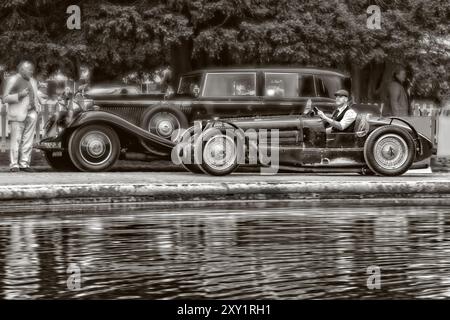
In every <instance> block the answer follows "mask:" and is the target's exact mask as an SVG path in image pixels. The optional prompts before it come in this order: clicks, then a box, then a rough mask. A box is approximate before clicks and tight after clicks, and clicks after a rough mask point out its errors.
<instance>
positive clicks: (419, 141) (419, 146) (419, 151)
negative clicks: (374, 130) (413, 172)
mask: <svg viewBox="0 0 450 320" xmlns="http://www.w3.org/2000/svg"><path fill="white" fill-rule="evenodd" d="M389 119H391V121H390V122H389V124H391V125H392V121H393V120H397V121H400V122H403V123H404V124H406V125H407V126H408V127H409V128H410V129H411V131H412V132H413V134H414V136H415V138H414V140H415V141H416V145H417V150H416V151H417V155H419V156H421V155H423V149H424V148H423V144H422V139H421V136H422V135H419V133H418V132H417V130H416V129H415V128H414V127H413V125H412V124H411V123H409V122H408V121H406V120H404V119H402V118H398V117H389ZM422 137H423V136H422Z"/></svg>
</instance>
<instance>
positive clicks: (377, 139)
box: [364, 126, 415, 176]
mask: <svg viewBox="0 0 450 320" xmlns="http://www.w3.org/2000/svg"><path fill="white" fill-rule="evenodd" d="M364 158H365V160H366V163H367V165H368V166H369V168H370V170H371V171H373V172H374V173H376V174H379V175H383V176H397V175H401V174H403V173H405V172H406V171H407V170H408V169H409V168H410V167H411V165H412V163H413V162H414V158H415V143H414V140H413V138H412V137H411V135H410V134H409V132H408V131H406V130H405V129H403V128H399V127H394V126H384V127H381V128H378V129H376V130H374V131H373V132H372V133H371V134H370V135H369V137H368V138H367V140H366V143H365V145H364Z"/></svg>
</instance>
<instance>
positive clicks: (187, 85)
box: [178, 74, 202, 96]
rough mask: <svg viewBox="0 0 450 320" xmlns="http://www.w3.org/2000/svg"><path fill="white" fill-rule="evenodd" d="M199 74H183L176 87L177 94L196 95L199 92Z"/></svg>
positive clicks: (200, 77)
mask: <svg viewBox="0 0 450 320" xmlns="http://www.w3.org/2000/svg"><path fill="white" fill-rule="evenodd" d="M201 79H202V76H201V74H195V75H189V76H183V77H181V80H180V85H179V87H178V94H188V95H193V96H197V95H198V93H199V92H200V81H201Z"/></svg>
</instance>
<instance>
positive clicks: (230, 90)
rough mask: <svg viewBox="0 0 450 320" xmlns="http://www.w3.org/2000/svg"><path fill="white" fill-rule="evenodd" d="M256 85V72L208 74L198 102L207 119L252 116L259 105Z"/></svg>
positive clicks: (259, 99)
mask: <svg viewBox="0 0 450 320" xmlns="http://www.w3.org/2000/svg"><path fill="white" fill-rule="evenodd" d="M257 83H258V81H257V72H251V71H242V72H208V73H207V74H206V77H205V81H204V85H203V89H202V94H201V96H200V99H199V102H200V103H201V104H202V106H203V107H204V110H205V113H206V115H207V117H209V118H212V117H225V118H237V117H247V116H254V115H255V113H256V112H257V110H258V109H259V106H260V105H261V98H260V97H259V96H258V94H257V91H258V90H257V89H258V86H257Z"/></svg>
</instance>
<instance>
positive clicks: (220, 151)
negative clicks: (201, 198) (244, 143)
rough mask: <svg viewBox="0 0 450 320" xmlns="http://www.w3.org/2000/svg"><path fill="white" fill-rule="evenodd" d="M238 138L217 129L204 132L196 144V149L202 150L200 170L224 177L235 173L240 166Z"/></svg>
mask: <svg viewBox="0 0 450 320" xmlns="http://www.w3.org/2000/svg"><path fill="white" fill-rule="evenodd" d="M238 138H239V137H237V136H236V135H235V134H233V135H231V134H229V132H228V133H225V132H222V131H221V130H218V129H216V128H211V129H208V130H206V131H204V132H203V133H202V135H201V136H200V137H199V138H198V139H197V141H196V143H195V148H199V147H200V148H202V149H201V150H202V163H201V165H200V168H201V169H202V170H203V171H204V172H205V173H208V174H211V175H214V176H224V175H227V174H230V173H232V172H233V171H235V170H236V169H237V167H238V166H239V164H238V158H239V150H238V146H239V144H238V143H237V142H236V139H238Z"/></svg>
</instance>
